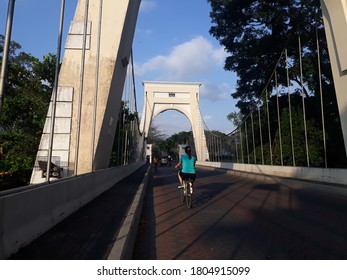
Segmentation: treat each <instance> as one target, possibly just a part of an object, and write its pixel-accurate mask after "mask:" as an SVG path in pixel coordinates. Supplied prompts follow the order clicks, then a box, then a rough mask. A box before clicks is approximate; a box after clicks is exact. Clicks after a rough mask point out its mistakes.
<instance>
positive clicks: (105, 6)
mask: <svg viewBox="0 0 347 280" xmlns="http://www.w3.org/2000/svg"><path fill="white" fill-rule="evenodd" d="M113 2H114V1H97V0H88V1H87V0H86V1H82V0H80V1H78V5H77V8H76V13H75V18H74V20H73V22H72V24H71V26H70V29H69V34H68V38H67V41H66V45H65V54H64V58H63V61H62V65H61V67H60V71H59V76H57V77H56V83H55V87H54V90H53V93H52V99H51V103H50V107H49V111H48V114H47V119H46V123H45V127H44V130H43V134H42V139H41V143H40V147H39V150H38V153H37V159H36V163H35V166H34V168H33V173H32V179H31V183H32V184H31V185H30V186H26V187H21V188H17V189H14V190H9V191H4V192H1V193H0V209H1V214H0V215H1V218H0V229H1V235H0V238H1V240H0V244H1V246H0V248H1V249H0V258H3V259H5V258H11V257H12V258H28V259H30V258H39V259H40V258H41V259H44V258H53V259H54V258H60V259H64V258H65V259H74V258H80V259H88V258H92V259H93V258H94V259H106V258H109V259H122V258H147V259H148V258H153V259H154V258H159V259H180V258H192V259H194V258H206V259H211V258H216V259H218V258H221V259H225V258H240V259H243V258H244V259H247V258H249V259H266V258H274V259H288V258H289V259H293V258H314V259H316V258H317V259H318V258H329V259H334V258H337V259H341V258H345V257H346V256H345V255H344V254H345V253H344V252H346V250H345V248H346V246H347V244H346V242H344V240H343V238H341V236H344V235H345V233H346V226H345V224H344V223H343V219H342V216H343V215H342V216H341V211H342V212H343V211H345V210H343V209H344V208H343V205H344V203H345V201H346V189H345V185H347V181H346V176H345V174H346V169H344V168H337V167H335V166H331V165H330V159H329V155H330V154H331V153H330V151H329V150H327V145H326V138H325V135H326V132H325V126H326V124H325V118H324V113H325V108H326V107H327V104H325V103H324V92H323V89H322V87H321V89H320V93H321V103H320V105H319V106H318V108H320V114H321V116H322V118H321V122H320V125H321V127H319V129H317V128H316V127H312V126H311V124H310V123H309V122H308V121H307V114H308V112H307V111H306V110H307V108H308V105H307V104H306V103H307V98H305V94H304V89H303V88H304V83H303V80H304V73H303V71H302V65H301V63H302V61H301V60H300V65H298V67H297V68H298V69H300V70H299V74H298V77H299V80H300V81H301V83H299V86H298V87H297V88H294V87H293V84H292V83H291V81H290V78H289V77H290V76H292V73H290V71H292V70H291V69H293V68H295V67H289V65H290V64H291V63H292V62H293V60H292V59H291V55H292V54H290V53H289V52H288V50H286V49H285V50H283V52H282V54H281V56H280V57H279V58H278V63H277V65H276V67H275V69H274V70H273V73H272V75H271V76H270V77H268V84H267V85H266V87H265V88H264V89H263V92H262V95H261V98H259V101H258V103H257V104H256V106H255V108H254V110H253V111H251V112H250V113H249V115H248V116H247V117H246V118H244V119H242V120H239V125H238V126H237V127H236V128H235V130H234V131H232V132H231V133H230V134H227V135H226V134H222V133H217V132H216V131H213V130H210V129H209V128H208V127H207V126H206V124H205V123H204V121H203V118H202V116H201V113H200V109H199V87H200V85H201V83H194V82H192V83H183V82H161V81H146V82H144V93H143V94H144V100H145V101H144V108H143V110H142V114H141V115H140V114H139V113H138V112H137V104H136V90H135V83H134V67H133V57H132V52H131V46H132V39H133V38H132V36H130V35H129V34H134V29H135V23H136V18H137V13H138V9H139V5H140V2H141V1H139V0H138V1H131V2H130V1H129V2H128V1H122V2H121V3H113ZM62 3H64V1H62ZM62 5H63V4H62ZM92 7H93V8H92ZM96 7H97V8H96ZM344 7H345V1H328V0H326V1H322V11H323V19H324V22H325V30H326V34H327V40H328V47H329V55H330V60H331V66H332V72H333V76H334V84H335V90H336V96H337V101H338V106H339V112H340V119H341V126H342V135H343V139H344V140H343V141H344V144H345V146H346V143H347V136H346V134H347V117H346V106H347V105H346V103H347V99H346V97H345V95H344V90H345V88H346V86H347V85H346V83H347V78H346V69H347V68H346V64H347V62H346V61H347V58H346V57H347V56H346V51H345V48H344V47H343V46H344V44H345V43H346V41H347V39H346V35H345V33H344V30H345V28H346V25H347V24H346V20H345V18H346V17H347V16H346V11H345V9H344ZM62 10H63V9H62ZM296 40H297V41H298V50H297V51H298V52H301V50H302V46H301V38H300V36H299V37H298V38H296ZM318 42H319V40H318V39H317V55H319V44H318ZM115 54H116V56H115ZM58 57H59V56H58ZM300 57H301V55H300ZM318 61H319V58H318ZM100 65H102V67H100ZM317 67H318V68H319V63H318V65H317ZM283 69H285V72H284V73H283ZM281 71H282V72H281ZM320 71H321V70H319V71H318V73H319V77H318V78H317V81H318V83H319V84H320V82H319V81H320V77H322V76H324V74H322V73H321V72H320ZM279 73H280V74H279ZM283 78H285V79H287V86H283V84H285V83H283V81H282V82H281V83H280V82H279V80H280V79H283ZM298 93H299V94H298ZM294 100H295V101H294ZM299 101H300V102H302V106H301V111H300V112H298V111H297V110H296V109H295V110H294V109H293V110H292V107H291V105H292V103H294V102H296V103H298V102H299ZM115 104H118V105H117V106H115ZM270 105H271V108H272V109H270ZM273 108H275V109H273ZM167 110H176V111H179V112H181V113H182V114H183V115H185V116H186V117H187V119H188V120H189V122H190V124H191V127H192V130H191V132H192V133H191V139H190V140H189V144H190V145H192V146H193V148H194V151H195V154H196V155H197V159H198V162H197V166H198V170H199V172H200V174H201V175H200V177H199V181H200V182H201V183H198V187H197V193H196V198H195V199H196V202H195V203H196V204H195V205H196V207H195V208H194V209H195V210H193V211H191V212H190V213H189V212H187V211H183V209H182V207H180V205H177V203H178V199H176V195H177V194H178V192H177V190H176V188H175V184H176V183H175V182H176V181H177V179H176V174H175V172H174V171H173V170H172V169H165V170H164V169H162V170H160V172H159V174H156V175H153V174H151V172H150V170H151V169H150V166H149V165H147V164H146V151H147V136H148V132H149V128H150V125H151V122H152V121H153V120H154V119H155V117H156V116H157V115H158V114H160V113H162V112H165V111H167ZM312 110H315V108H314V109H312ZM283 111H287V113H286V114H282V113H281V112H283ZM294 114H296V115H299V116H300V117H301V120H300V124H299V123H296V122H295V121H294V117H293V116H294ZM295 120H297V118H295ZM301 124H302V125H301ZM298 126H300V127H301V126H302V129H301V130H300V131H299V132H298V129H297V128H298ZM312 130H313V131H315V132H317V131H318V132H319V133H318V132H317V133H314V134H312ZM298 139H302V141H301V140H300V141H298ZM313 142H315V143H316V142H319V143H321V147H322V148H321V151H322V152H321V153H320V154H321V155H322V156H321V157H320V160H317V156H316V155H315V153H316V151H313V150H312V149H310V147H312V143H313ZM148 144H149V143H148ZM344 153H345V151H344ZM230 174H232V175H233V176H231V175H230ZM293 179H295V180H293ZM199 184H200V185H201V187H200V190H199ZM117 186H118V187H117ZM107 198H112V200H110V201H107ZM119 200H121V201H119ZM314 200H316V201H315V202H314ZM143 201H146V204H145V207H144V209H143V211H142V206H144V205H143ZM176 202H177V203H176ZM124 203H126V205H125V204H124ZM115 204H117V206H114V205H115ZM158 205H159V206H158ZM334 205H335V206H334ZM19 206H20V207H19ZM103 207H104V208H103ZM95 208H96V209H99V215H103V216H104V215H105V213H106V212H107V215H106V217H105V219H104V220H102V223H100V222H101V219H100V216H98V215H97V214H95ZM93 209H94V211H93ZM184 210H186V209H184ZM81 211H83V212H81ZM277 211H279V212H280V213H277ZM315 211H318V212H319V213H320V214H321V215H320V216H319V218H321V219H317V217H313V216H314V215H313V214H312V213H313V212H315ZM81 213H82V214H81ZM141 213H142V214H143V215H142V216H141ZM235 213H237V214H240V215H239V216H238V219H237V218H235V217H236V216H235ZM251 213H253V214H251ZM274 213H277V214H276V215H275V214H274ZM337 213H339V214H337ZM343 213H344V212H343ZM335 214H336V215H335ZM89 215H96V216H94V217H93V219H91V220H90V221H89V223H90V226H89V229H88V231H87V230H86V224H85V222H86V221H84V223H83V217H86V216H89ZM332 216H334V217H335V220H334V221H335V224H332V221H331V217H332ZM124 217H126V218H125V219H124ZM141 217H142V218H141ZM174 217H175V218H174ZM162 219H165V221H166V220H170V223H169V222H163V220H162ZM176 219H177V220H176ZM278 220H281V221H282V220H283V221H286V222H288V224H284V223H281V222H278ZM116 221H117V222H116ZM187 221H189V222H190V224H188V225H187V224H186V222H187ZM250 221H251V223H250V225H249V226H245V224H246V223H249V222H250ZM97 222H99V223H97ZM110 223H112V226H111V228H110V225H109V224H110ZM240 224H242V226H241V225H240ZM59 225H63V226H62V227H63V229H62V228H57V227H59ZM72 225H76V226H75V227H74V229H73V226H72ZM139 225H140V231H139V232H140V233H139V234H137V233H138V231H137V230H136V229H137V227H138V226H139ZM192 225H195V226H196V227H197V228H201V231H198V230H195V231H193V233H194V234H192V235H191V236H190V237H185V238H182V240H181V241H180V242H181V244H180V245H179V246H178V245H177V243H180V242H179V241H178V240H177V239H174V238H175V236H176V235H177V231H179V230H181V231H179V234H178V235H183V233H182V231H184V228H185V227H186V226H192ZM141 227H143V230H142V232H141ZM294 227H300V229H302V230H303V232H296V231H295V229H294ZM315 230H316V231H317V232H319V234H317V236H316V238H315V239H314V240H310V237H311V236H310V235H309V232H312V231H315ZM287 231H290V232H291V233H292V234H293V235H294V236H298V238H299V239H300V242H299V241H297V239H295V237H292V239H291V238H290V236H289V235H288V234H285V236H286V237H287V238H278V239H277V240H276V242H275V243H276V244H275V245H280V246H279V248H282V250H281V249H276V248H275V247H274V246H273V245H272V243H271V238H272V239H273V238H276V237H278V236H279V235H281V236H283V235H284V233H285V232H287ZM62 232H64V233H62ZM81 232H86V233H85V240H84V241H81V243H79V242H76V244H75V245H71V247H69V246H65V245H63V244H66V240H67V239H68V238H69V237H71V236H73V235H74V234H75V236H80V235H81V234H82V233H81ZM216 232H221V233H220V236H222V238H221V240H224V241H223V242H224V244H228V246H227V249H226V250H224V249H222V248H223V246H224V245H223V244H217V243H215V244H212V243H209V241H208V239H209V238H210V240H212V241H214V240H217V239H218V237H217V236H215V235H216V234H217V233H216ZM141 233H142V234H141ZM172 233H175V234H174V235H173V234H172ZM258 233H259V234H260V233H261V234H260V235H259V236H260V237H259V236H258V235H257V234H258ZM47 234H48V235H47ZM59 234H60V235H64V237H63V238H62V239H61V240H60V243H59V242H56V245H54V246H53V247H52V245H49V244H50V243H52V241H53V240H54V236H57V235H59ZM266 234H270V235H269V236H270V237H271V238H269V237H265V235H266ZM277 234H278V235H277ZM92 236H93V238H92ZM329 236H330V237H333V238H334V240H336V241H335V242H334V243H333V244H331V246H330V245H329V244H328V245H326V244H324V246H323V245H322V246H323V247H322V246H321V245H318V244H319V243H324V240H326V238H327V237H329ZM76 238H77V237H76ZM230 238H231V239H230ZM282 239H286V240H282ZM230 240H232V243H230V242H231V241H230ZM252 240H253V241H252ZM288 240H289V241H293V240H295V242H296V244H297V247H296V248H292V249H291V248H290V244H293V243H292V242H289V241H288ZM212 241H211V242H212ZM251 241H252V242H251ZM170 242H171V243H170ZM250 242H251V244H252V246H253V249H252V250H251V249H249V248H248V246H247V245H246V244H250ZM105 243H107V244H105ZM144 244H147V246H148V244H150V245H151V246H152V247H151V248H149V249H148V250H145V251H146V252H147V255H146V254H145V253H144V249H143V246H145V245H144ZM155 244H156V248H157V251H155V250H154V247H155ZM236 244H238V245H236ZM26 245H28V246H27V247H26V248H27V249H26V248H24V247H25V246H26ZM303 245H307V250H306V251H305V252H304V253H301V251H300V248H302V246H303ZM30 246H32V247H30ZM141 246H142V247H141ZM235 246H236V247H235ZM43 247H45V248H48V249H47V252H49V251H50V250H51V251H50V253H47V255H44V254H43V253H42V255H40V251H41V249H39V248H43ZM77 247H78V248H77ZM30 248H31V249H30ZM133 248H135V250H133ZM198 248H200V249H198ZM211 248H213V249H211ZM211 251H214V252H211ZM342 251H343V252H342ZM33 252H36V253H33Z"/></svg>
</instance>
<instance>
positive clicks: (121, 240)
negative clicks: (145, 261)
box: [107, 166, 151, 260]
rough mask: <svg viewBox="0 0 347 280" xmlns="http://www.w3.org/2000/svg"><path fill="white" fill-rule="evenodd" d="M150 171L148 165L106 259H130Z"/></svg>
mask: <svg viewBox="0 0 347 280" xmlns="http://www.w3.org/2000/svg"><path fill="white" fill-rule="evenodd" d="M150 172H151V166H149V167H148V169H147V172H146V174H145V176H144V178H143V180H142V182H141V185H140V187H139V189H138V191H137V192H136V195H135V198H134V200H133V202H132V204H131V207H130V208H129V211H128V213H127V215H126V217H125V220H124V222H123V224H122V226H121V228H120V230H119V233H118V235H117V238H116V241H115V243H114V244H113V247H112V249H111V251H110V253H109V255H108V257H107V259H108V260H131V257H132V254H133V250H134V246H135V241H136V236H137V230H138V227H139V224H140V219H141V214H142V206H143V200H144V197H145V193H146V189H147V184H148V178H149V176H150Z"/></svg>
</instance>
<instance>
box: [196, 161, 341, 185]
mask: <svg viewBox="0 0 347 280" xmlns="http://www.w3.org/2000/svg"><path fill="white" fill-rule="evenodd" d="M197 165H200V166H206V167H213V168H221V169H226V170H228V171H231V172H238V171H239V172H244V173H245V172H247V173H250V174H256V175H258V176H259V175H264V176H275V177H281V178H290V179H297V180H305V181H312V182H317V183H324V184H339V185H347V176H346V172H347V170H346V169H342V168H314V167H293V166H278V165H257V164H241V163H226V162H208V161H206V162H203V161H199V162H197Z"/></svg>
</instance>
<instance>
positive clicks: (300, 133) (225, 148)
mask: <svg viewBox="0 0 347 280" xmlns="http://www.w3.org/2000/svg"><path fill="white" fill-rule="evenodd" d="M292 39H295V40H297V45H298V49H297V50H296V51H293V50H292V52H293V53H289V51H288V49H284V50H283V51H282V53H281V55H280V57H279V59H278V61H277V64H276V66H275V68H274V70H273V72H272V74H271V76H270V77H269V79H268V81H267V83H266V85H265V87H264V88H263V91H262V93H261V94H260V97H259V99H258V100H257V102H256V103H254V104H253V108H252V109H251V110H250V111H249V113H248V115H246V116H242V115H241V114H239V115H238V117H239V118H238V119H234V122H235V125H236V128H235V129H234V130H233V131H232V132H231V133H229V134H224V133H221V132H218V131H213V130H212V131H211V130H209V129H208V127H207V125H206V124H205V123H204V130H205V136H206V141H207V149H208V154H209V161H212V162H218V161H219V162H234V163H244V164H263V165H279V166H300V167H325V168H327V167H346V159H345V158H344V159H342V160H341V161H339V162H334V160H333V159H332V158H333V157H334V153H335V154H336V153H338V152H337V151H334V143H332V139H331V138H332V137H336V139H335V140H338V137H342V134H341V136H340V135H335V134H334V135H332V134H331V135H328V134H327V131H326V129H325V127H326V126H327V124H326V122H327V121H328V122H329V123H328V126H334V125H335V126H338V125H339V122H335V123H332V122H331V121H332V120H334V118H332V113H331V106H330V105H331V104H330V103H329V102H330V101H326V100H331V97H330V98H329V96H328V95H329V94H331V92H330V93H329V91H326V92H324V91H323V87H322V84H323V82H322V77H323V78H324V77H326V76H327V75H325V74H324V73H322V70H321V67H320V64H321V62H320V48H319V39H318V38H317V50H316V57H315V58H314V57H311V60H312V61H313V62H314V61H315V63H316V68H317V69H315V70H314V71H313V70H312V71H311V73H308V75H310V76H309V77H305V76H304V71H303V69H306V68H305V66H304V65H303V60H304V59H303V58H305V60H307V55H306V54H303V53H304V52H305V47H304V46H303V45H302V42H301V37H300V34H298V36H297V37H296V38H292ZM294 52H296V53H294ZM312 61H310V65H312V64H313V62H312ZM313 75H316V76H318V77H313ZM312 80H315V81H319V87H318V89H313V88H312V85H310V84H309V83H311V81H312ZM325 83H329V81H325ZM326 111H327V112H326ZM327 114H330V117H329V118H327V117H325V116H326V115H327ZM336 118H338V117H335V119H336ZM337 130H338V129H337ZM330 131H333V130H330ZM329 137H330V146H327V140H329ZM338 142H340V140H338ZM327 147H330V150H327ZM343 152H344V151H340V153H343ZM329 156H330V161H329Z"/></svg>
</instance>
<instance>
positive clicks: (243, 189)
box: [11, 166, 347, 260]
mask: <svg viewBox="0 0 347 280" xmlns="http://www.w3.org/2000/svg"><path fill="white" fill-rule="evenodd" d="M146 169H147V166H144V167H142V168H141V169H140V170H139V171H138V172H136V173H135V175H133V176H130V177H129V178H127V179H125V180H123V181H122V182H120V183H119V184H117V185H116V186H115V187H113V188H112V189H110V190H109V191H107V192H106V193H104V194H103V195H101V196H100V197H98V198H97V199H96V200H94V201H93V202H91V203H89V204H88V205H86V206H85V207H83V208H82V209H80V210H79V211H78V212H76V213H75V214H73V215H72V216H71V217H69V218H68V219H66V220H65V221H63V222H62V223H60V224H59V225H57V226H56V227H54V228H53V229H52V230H50V231H49V232H47V233H46V234H44V235H43V236H41V237H40V238H38V239H37V240H36V241H34V242H33V243H32V244H30V245H29V246H27V247H26V248H23V249H22V250H20V251H19V252H18V253H17V254H15V255H13V256H12V257H11V259H43V260H45V259H48V260H49V259H107V256H108V254H109V252H110V250H111V248H112V246H113V243H114V241H115V238H116V236H117V234H118V232H119V228H120V225H121V223H122V221H123V220H124V217H125V214H126V212H127V209H128V208H129V206H130V203H131V201H132V198H133V197H134V195H135V193H136V191H137V190H138V186H139V184H140V183H141V180H142V178H143V176H144V174H145V172H146ZM176 174H177V170H175V169H174V168H172V167H171V168H168V167H160V168H159V172H158V173H157V174H152V176H151V177H150V179H149V183H148V186H147V192H146V195H145V201H144V208H143V213H142V218H141V222H140V226H139V228H138V235H137V240H136V243H135V250H134V253H133V259H168V260H171V259H289V260H290V259H347V239H346V236H347V222H346V214H347V207H346V205H347V195H341V193H342V194H343V193H346V191H345V189H342V192H340V193H339V194H336V192H331V191H329V192H326V191H325V190H326V189H327V188H328V187H329V186H326V187H322V186H318V185H317V186H314V188H315V190H314V189H313V188H309V187H305V188H300V187H298V185H297V183H295V182H294V181H292V182H291V181H289V182H288V180H285V181H284V182H283V181H281V180H277V179H275V180H274V181H273V182H270V181H268V180H256V179H255V178H250V177H249V178H247V177H243V176H235V175H230V174H227V173H225V172H223V171H212V170H209V169H199V170H198V178H197V181H196V189H195V197H194V198H195V199H194V203H193V208H192V209H187V207H186V206H185V205H184V204H182V203H181V202H180V200H179V192H178V190H177V177H176ZM334 190H336V188H335V189H334ZM340 190H341V189H340Z"/></svg>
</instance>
